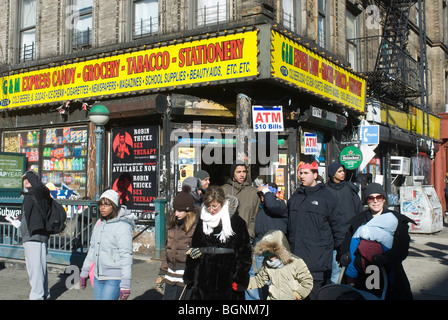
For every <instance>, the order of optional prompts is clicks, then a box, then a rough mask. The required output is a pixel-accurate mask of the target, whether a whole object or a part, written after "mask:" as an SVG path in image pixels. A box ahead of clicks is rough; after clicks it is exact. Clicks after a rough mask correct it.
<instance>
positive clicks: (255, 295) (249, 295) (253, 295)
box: [245, 255, 264, 300]
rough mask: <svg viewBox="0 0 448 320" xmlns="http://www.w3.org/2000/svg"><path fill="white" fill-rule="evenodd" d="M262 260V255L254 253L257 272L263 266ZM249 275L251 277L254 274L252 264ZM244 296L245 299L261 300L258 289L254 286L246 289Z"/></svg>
mask: <svg viewBox="0 0 448 320" xmlns="http://www.w3.org/2000/svg"><path fill="white" fill-rule="evenodd" d="M263 260H264V257H263V256H258V255H255V265H256V267H257V273H258V271H259V270H260V269H261V267H262V266H263ZM249 276H250V277H251V278H252V277H254V276H255V272H254V266H253V264H252V266H251V267H250V270H249ZM245 297H246V300H261V297H260V289H258V288H255V289H250V290H246V293H245Z"/></svg>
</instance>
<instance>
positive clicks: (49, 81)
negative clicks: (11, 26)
mask: <svg viewBox="0 0 448 320" xmlns="http://www.w3.org/2000/svg"><path fill="white" fill-rule="evenodd" d="M257 50H258V45H257V32H256V31H251V32H245V33H238V34H232V35H226V36H221V37H216V38H208V39H204V40H195V41H186V42H183V43H181V44H180V43H178V44H173V45H168V46H161V47H158V48H151V49H145V50H140V51H135V52H130V53H125V54H115V55H110V56H108V57H104V58H100V59H92V60H87V61H82V62H76V63H71V64H65V65H62V66H57V67H52V68H45V69H40V70H37V71H32V72H24V73H16V74H13V75H10V76H6V77H3V78H1V90H0V92H1V93H0V109H1V108H3V109H4V108H14V107H21V106H30V105H39V104H46V103H56V102H60V101H69V100H76V99H88V98H93V97H101V96H110V95H114V94H123V93H130V92H135V91H142V90H154V89H158V88H159V89H160V88H169V87H174V86H182V85H191V84H197V83H208V82H212V81H218V80H230V79H238V78H245V77H252V76H256V75H257V71H258V70H257Z"/></svg>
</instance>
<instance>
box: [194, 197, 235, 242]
mask: <svg viewBox="0 0 448 320" xmlns="http://www.w3.org/2000/svg"><path fill="white" fill-rule="evenodd" d="M201 219H202V221H203V222H204V223H203V224H202V228H203V229H202V230H203V231H204V233H205V234H206V235H210V234H211V233H212V232H213V229H214V228H216V227H217V226H218V225H219V223H220V222H222V230H221V232H220V233H219V234H217V235H216V237H217V238H219V240H220V241H221V243H224V242H226V241H227V239H229V237H231V236H233V235H234V234H235V232H233V230H232V226H231V224H230V213H229V203H228V200H226V202H225V203H224V206H223V207H222V209H221V210H220V211H219V212H218V213H217V214H215V215H212V214H210V212H208V210H207V208H205V206H204V207H202V210H201Z"/></svg>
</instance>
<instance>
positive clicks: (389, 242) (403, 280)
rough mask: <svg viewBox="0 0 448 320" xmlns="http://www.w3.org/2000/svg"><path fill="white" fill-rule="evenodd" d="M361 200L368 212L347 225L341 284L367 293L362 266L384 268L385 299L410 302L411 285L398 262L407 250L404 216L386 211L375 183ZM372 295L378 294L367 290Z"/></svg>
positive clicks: (367, 276)
mask: <svg viewBox="0 0 448 320" xmlns="http://www.w3.org/2000/svg"><path fill="white" fill-rule="evenodd" d="M364 200H365V203H366V204H367V206H368V209H367V210H365V211H364V212H362V213H359V214H357V215H356V216H354V217H353V218H352V219H351V220H350V222H349V225H350V227H349V230H348V232H347V235H346V238H345V241H344V243H343V244H342V245H341V248H343V250H341V252H346V253H345V254H343V255H342V257H341V258H340V260H339V261H340V263H341V265H343V266H346V267H347V266H348V268H347V271H346V274H345V281H346V282H347V283H349V284H352V285H354V286H355V287H356V288H357V289H360V290H364V291H369V290H368V289H367V288H366V281H369V280H368V279H369V275H370V274H366V273H365V270H366V266H368V265H369V264H373V265H377V266H380V267H384V269H385V270H386V273H387V276H388V287H387V292H386V300H394V299H398V300H408V299H412V292H411V286H410V284H409V280H408V278H407V276H406V273H405V271H404V269H403V266H402V262H403V260H405V259H406V257H407V255H408V251H409V242H410V237H409V233H408V229H409V225H408V224H409V223H414V221H412V220H411V219H409V218H408V217H406V216H404V215H402V214H400V213H398V212H395V211H393V210H389V209H388V208H387V205H386V192H385V191H384V189H383V187H382V186H381V185H380V184H378V183H371V184H369V185H368V186H367V187H366V188H365V190H364ZM370 291H371V292H372V293H374V294H379V293H381V290H377V291H376V292H375V291H374V290H373V291H372V290H370Z"/></svg>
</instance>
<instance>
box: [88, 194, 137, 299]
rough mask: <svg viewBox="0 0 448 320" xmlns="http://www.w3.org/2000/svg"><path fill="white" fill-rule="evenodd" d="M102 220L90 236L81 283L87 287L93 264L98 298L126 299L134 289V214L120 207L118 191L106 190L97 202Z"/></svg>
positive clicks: (95, 289) (95, 291) (95, 294)
mask: <svg viewBox="0 0 448 320" xmlns="http://www.w3.org/2000/svg"><path fill="white" fill-rule="evenodd" d="M98 208H99V212H100V221H99V222H98V223H97V224H96V225H95V228H94V230H93V234H92V237H91V239H90V247H89V252H88V253H87V256H86V258H85V260H84V264H83V266H82V269H81V276H80V285H81V288H82V289H84V288H85V287H86V283H87V278H88V277H89V271H90V269H91V265H93V270H94V282H93V284H94V291H93V292H94V298H95V300H117V299H120V300H126V299H127V298H128V297H129V295H130V293H131V274H132V273H131V269H132V233H133V230H134V219H135V216H134V215H133V214H132V213H131V212H130V211H128V210H127V208H126V207H125V206H121V207H120V202H119V195H118V193H117V192H116V191H114V190H107V191H105V192H104V193H103V194H102V195H101V197H100V201H99V202H98Z"/></svg>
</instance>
